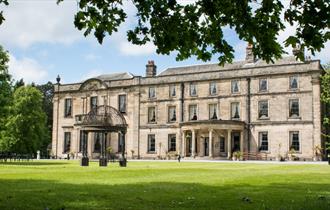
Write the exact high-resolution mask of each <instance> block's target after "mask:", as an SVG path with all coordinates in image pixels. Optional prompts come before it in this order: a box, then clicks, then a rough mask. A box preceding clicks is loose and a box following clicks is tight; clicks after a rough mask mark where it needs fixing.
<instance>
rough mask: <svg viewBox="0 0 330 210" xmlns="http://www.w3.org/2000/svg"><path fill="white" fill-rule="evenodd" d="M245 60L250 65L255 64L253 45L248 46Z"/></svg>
mask: <svg viewBox="0 0 330 210" xmlns="http://www.w3.org/2000/svg"><path fill="white" fill-rule="evenodd" d="M245 60H246V61H247V62H248V63H254V62H255V58H254V55H253V45H252V44H251V43H249V44H248V46H247V47H246V55H245Z"/></svg>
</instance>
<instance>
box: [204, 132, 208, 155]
mask: <svg viewBox="0 0 330 210" xmlns="http://www.w3.org/2000/svg"><path fill="white" fill-rule="evenodd" d="M204 156H209V137H205V138H204Z"/></svg>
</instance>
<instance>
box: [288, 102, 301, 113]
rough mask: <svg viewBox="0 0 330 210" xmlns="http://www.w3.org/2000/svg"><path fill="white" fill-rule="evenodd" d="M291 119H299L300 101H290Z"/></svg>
mask: <svg viewBox="0 0 330 210" xmlns="http://www.w3.org/2000/svg"><path fill="white" fill-rule="evenodd" d="M289 105H290V113H289V116H290V117H299V100H298V99H290V100H289Z"/></svg>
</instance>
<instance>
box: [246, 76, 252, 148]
mask: <svg viewBox="0 0 330 210" xmlns="http://www.w3.org/2000/svg"><path fill="white" fill-rule="evenodd" d="M247 82H248V83H247V85H248V87H247V90H248V94H247V106H246V109H247V110H246V111H247V115H248V116H247V118H248V119H247V120H248V126H247V143H248V153H249V152H250V146H251V78H250V77H248V78H247Z"/></svg>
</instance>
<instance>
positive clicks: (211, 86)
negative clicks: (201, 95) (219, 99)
mask: <svg viewBox="0 0 330 210" xmlns="http://www.w3.org/2000/svg"><path fill="white" fill-rule="evenodd" d="M217 84H218V83H217V82H216V81H212V82H210V84H209V94H210V95H211V96H215V95H217V94H218V85H217ZM213 87H215V93H213V92H212V91H213Z"/></svg>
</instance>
